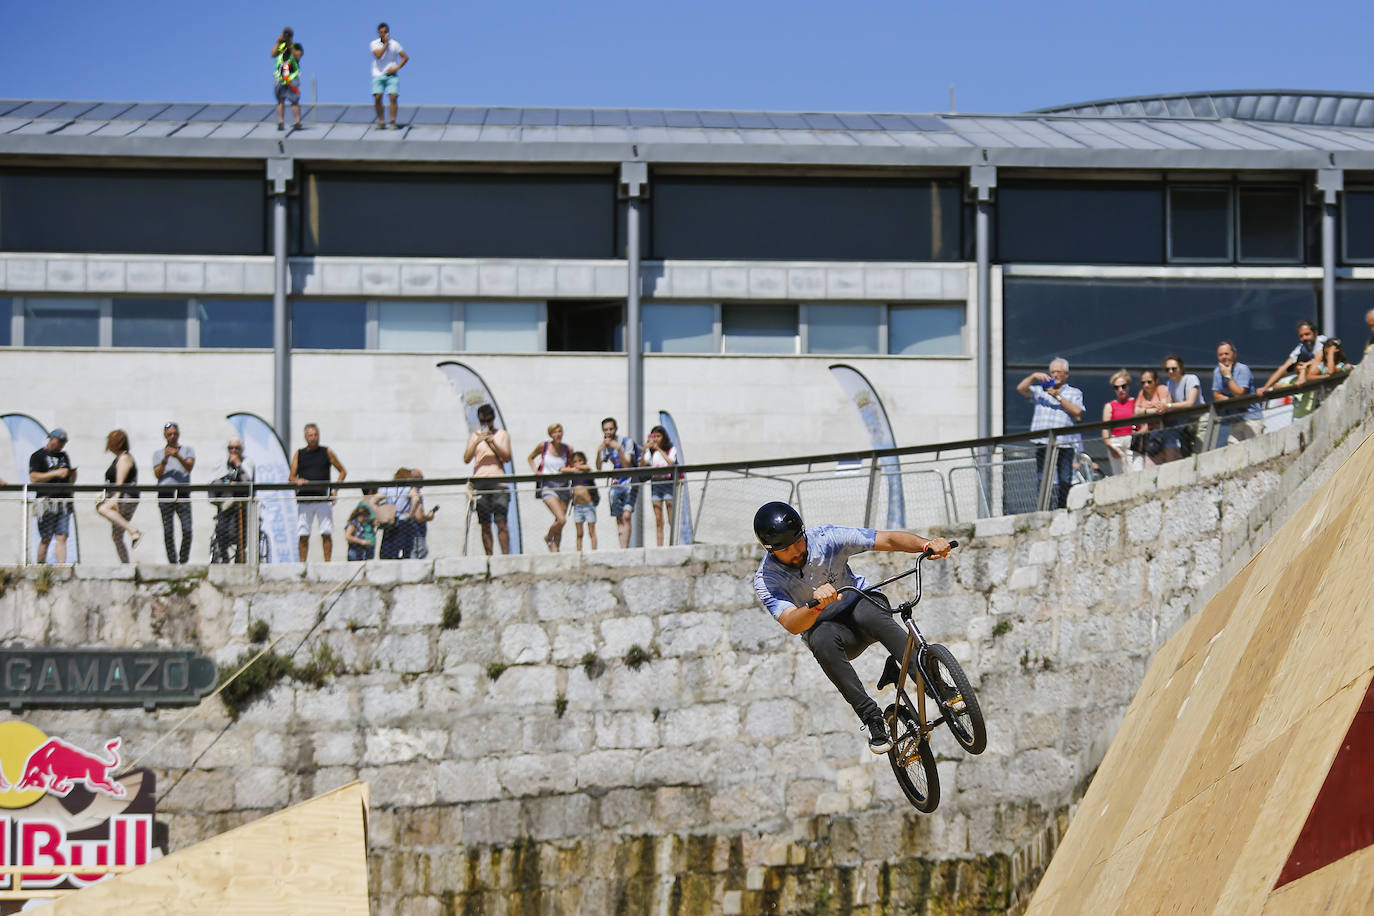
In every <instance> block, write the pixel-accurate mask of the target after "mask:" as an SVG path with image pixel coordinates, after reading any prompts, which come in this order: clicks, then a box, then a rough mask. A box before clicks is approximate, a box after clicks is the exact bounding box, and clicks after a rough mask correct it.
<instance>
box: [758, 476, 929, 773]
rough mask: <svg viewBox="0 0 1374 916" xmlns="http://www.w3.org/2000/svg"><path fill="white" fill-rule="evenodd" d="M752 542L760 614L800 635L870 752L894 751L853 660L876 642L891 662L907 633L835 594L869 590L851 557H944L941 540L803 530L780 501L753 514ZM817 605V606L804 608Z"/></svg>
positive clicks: (828, 528)
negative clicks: (882, 553)
mask: <svg viewBox="0 0 1374 916" xmlns="http://www.w3.org/2000/svg"><path fill="white" fill-rule="evenodd" d="M754 535H755V536H756V537H757V538H758V539H759V543H760V544H762V545H763V547H764V549H765V550H767V551H768V554H767V555H766V556H765V557H764V558H763V562H762V563H760V564H759V568H758V572H756V573H754V593H755V594H756V595H757V596H758V599H759V603H760V604H762V605H763V608H764V610H766V611H767V612H768V613H770V614H772V615H773V618H774V619H775V620H777V621H778V623H780V624H782V625H783V626H784V627H785V628H786V629H787V632H789V633H794V634H797V635H799V636H801V638H802V639H804V640H805V641H806V645H807V647H808V648H810V649H811V654H812V655H814V656H816V661H817V662H819V663H820V666H821V670H823V671H824V672H825V674H826V676H827V677H829V678H830V681H831V683H833V684H834V685H835V686H836V687H837V688H838V689H839V691H840V693H841V695H843V696H844V698H845V700H847V701H848V702H849V705H850V706H852V707H854V712H855V713H857V714H858V716H859V721H860V722H862V723H863V725H864V729H865V730H866V731H867V732H868V749H869V750H870V751H872V752H873V753H875V754H885V753H887V752H888V751H889V750H891V748H892V741H891V739H890V738H888V735H887V727H886V725H884V723H883V714H882V711H881V710H880V709H879V708H878V704H877V703H876V702H874V700H873V698H872V697H870V696H869V695H868V692H867V691H866V690H864V686H863V684H862V683H861V682H860V681H859V676H858V675H857V674H856V673H855V672H854V666H853V665H851V664H850V662H851V661H853V660H854V659H856V658H858V657H859V656H860V655H861V654H863V651H864V650H865V649H867V648H868V647H869V646H871V645H873V643H875V642H881V643H882V644H883V647H884V648H885V649H887V651H888V653H889V654H890V655H891V656H892V657H894V658H897V659H900V658H901V657H902V654H903V653H904V652H905V651H906V642H907V634H906V631H905V630H903V629H902V627H901V626H900V625H899V624H898V623H897V622H896V621H895V620H893V619H892V615H891V614H889V613H887V612H886V611H883V610H880V609H878V608H877V607H874V606H873V604H872V603H871V602H868V601H863V600H861V599H860V598H859V596H858V595H855V594H853V593H847V594H845V595H844V596H843V597H841V596H840V595H839V594H838V592H837V589H838V588H840V587H843V586H846V585H852V586H854V587H856V588H861V589H862V588H866V587H867V585H868V583H867V582H865V581H864V579H863V577H862V576H856V575H855V574H854V571H853V570H852V569H850V568H849V558H850V557H852V556H854V555H855V554H859V553H865V552H867V551H869V550H893V551H902V552H905V553H921V552H922V551H925V550H927V549H929V550H930V551H931V552H932V554H933V555H934V556H937V557H946V556H949V550H950V546H951V545H950V543H949V541H947V540H945V539H944V538H923V537H921V536H920V535H916V534H910V533H908V532H906V531H875V530H874V529H872V528H844V527H840V526H838V525H815V526H813V527H811V528H806V527H804V526H803V525H802V518H801V514H800V513H799V512H797V510H796V509H794V508H792V507H791V506H789V505H788V504H787V503H784V502H771V503H767V504H765V505H764V506H762V507H761V508H760V509H759V511H758V512H757V513H756V514H755V515H754ZM812 601H815V602H816V606H815V607H808V606H807V605H808V604H809V603H810V602H812Z"/></svg>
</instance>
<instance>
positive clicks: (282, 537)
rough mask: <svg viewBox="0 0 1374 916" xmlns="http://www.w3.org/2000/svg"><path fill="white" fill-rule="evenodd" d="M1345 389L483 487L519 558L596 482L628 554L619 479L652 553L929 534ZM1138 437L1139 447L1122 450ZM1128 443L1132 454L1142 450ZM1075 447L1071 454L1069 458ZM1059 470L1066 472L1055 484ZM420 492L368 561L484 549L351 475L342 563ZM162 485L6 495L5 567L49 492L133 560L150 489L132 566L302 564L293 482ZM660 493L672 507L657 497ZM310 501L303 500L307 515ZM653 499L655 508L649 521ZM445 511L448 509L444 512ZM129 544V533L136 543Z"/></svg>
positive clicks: (28, 558) (108, 549)
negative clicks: (1248, 412) (559, 503)
mask: <svg viewBox="0 0 1374 916" xmlns="http://www.w3.org/2000/svg"><path fill="white" fill-rule="evenodd" d="M1343 379H1344V376H1336V377H1333V378H1322V379H1317V380H1314V381H1312V382H1308V383H1306V384H1304V385H1301V386H1292V387H1287V388H1282V389H1278V390H1277V391H1271V392H1270V393H1268V394H1267V395H1266V396H1263V397H1261V396H1255V395H1252V396H1249V397H1244V398H1235V399H1232V400H1230V401H1228V402H1226V404H1225V405H1224V407H1223V409H1222V410H1221V411H1219V410H1218V409H1217V405H1215V404H1202V405H1199V406H1197V407H1191V408H1186V409H1179V410H1173V411H1170V412H1168V413H1167V414H1164V415H1157V414H1156V415H1150V416H1147V417H1137V418H1134V419H1121V420H1108V421H1094V422H1090V423H1080V424H1077V425H1075V426H1072V427H1061V428H1057V429H1051V430H1040V431H1034V432H1022V433H1014V434H1010V435H1004V436H994V437H991V438H987V439H968V440H962V441H958V442H948V443H938V444H933V445H921V446H910V447H905V448H892V449H876V450H867V451H851V452H838V453H833V454H826V455H811V456H803V457H797V458H786V459H759V460H753V461H742V462H739V461H737V462H719V463H713V464H697V465H679V466H674V467H670V468H648V467H642V468H624V469H618V470H616V469H608V470H603V471H590V470H589V471H578V472H576V473H575V474H573V475H568V476H560V475H552V476H549V475H543V476H541V475H533V474H523V475H515V476H511V477H502V478H480V480H482V481H483V482H485V483H486V484H488V485H490V483H491V482H492V481H500V482H501V483H503V484H504V485H505V486H506V487H507V488H508V489H507V491H506V492H507V495H508V497H509V501H510V503H511V504H513V506H515V507H516V511H515V512H513V513H509V516H510V518H511V522H512V524H509V525H508V533H509V534H510V535H511V537H512V540H513V542H515V543H518V544H519V546H520V548H521V550H520V552H524V553H530V552H544V551H545V550H551V549H553V548H552V547H550V546H548V544H547V541H546V540H545V539H546V537H547V536H548V535H549V534H550V533H551V531H552V529H553V527H554V525H553V522H554V515H553V513H552V512H551V511H550V509H549V508H548V507H547V505H544V504H541V501H539V500H538V496H537V493H538V489H539V488H540V487H541V486H546V485H556V486H557V487H558V488H560V489H563V490H566V489H567V488H568V487H570V485H571V482H572V478H574V477H575V478H577V479H583V480H589V481H592V482H594V483H595V484H596V485H597V488H598V490H599V496H600V504H599V505H598V506H595V507H593V508H592V509H591V516H590V517H591V518H593V519H595V524H596V540H597V544H596V549H599V550H606V549H612V548H616V547H619V546H620V541H619V537H618V532H617V524H616V520H615V519H614V518H612V517H611V516H610V515H609V503H610V497H611V490H610V486H611V481H612V480H613V479H616V478H624V479H629V480H630V481H632V483H631V484H630V486H632V487H633V488H634V489H635V490H636V491H637V492H638V497H637V501H636V507H635V510H634V511H636V512H640V513H643V514H644V539H645V543H646V544H649V545H654V544H657V543H658V542H659V540H658V530H659V525H658V524H657V523H656V518H657V517H658V516H661V517H662V538H663V539H662V543H663V544H665V545H668V544H677V543H683V542H686V541H689V540H690V541H694V542H706V543H737V542H739V541H741V540H749V539H750V535H751V531H752V522H753V515H754V511H755V509H756V508H757V507H758V506H759V505H760V504H762V503H764V502H767V501H768V500H773V499H778V500H784V501H788V502H791V503H793V504H795V505H797V506H798V508H799V509H800V510H801V511H802V513H803V515H804V516H805V517H806V518H808V519H814V520H818V521H819V520H825V521H827V522H832V523H835V524H846V525H859V526H865V527H877V528H918V529H919V528H926V527H931V526H940V525H948V524H955V523H964V522H970V521H973V520H975V519H978V518H984V517H987V516H991V515H1010V514H1018V513H1021V512H1028V511H1035V510H1037V509H1040V510H1043V509H1048V508H1051V507H1052V506H1054V505H1058V504H1062V501H1063V497H1064V496H1065V495H1066V492H1065V491H1066V490H1067V487H1056V477H1066V479H1067V480H1068V481H1069V483H1070V484H1072V483H1080V482H1084V481H1091V480H1095V479H1098V478H1100V477H1103V476H1107V475H1109V474H1112V473H1124V472H1129V471H1130V470H1134V469H1137V468H1139V467H1141V466H1147V465H1150V464H1161V463H1166V462H1168V461H1170V460H1177V459H1179V458H1184V457H1188V456H1190V455H1192V454H1197V453H1199V452H1201V451H1206V450H1208V449H1212V448H1216V447H1218V445H1219V444H1221V443H1223V442H1224V441H1226V438H1227V437H1230V438H1238V437H1239V435H1240V434H1241V433H1242V432H1243V433H1244V435H1245V436H1246V437H1248V436H1249V435H1251V434H1254V433H1256V432H1258V431H1259V429H1258V424H1255V423H1252V424H1250V425H1249V426H1246V427H1244V428H1242V427H1241V425H1240V424H1241V421H1242V419H1243V416H1242V412H1243V411H1244V410H1245V409H1246V408H1248V407H1250V406H1251V405H1254V404H1260V405H1264V404H1265V403H1269V405H1270V406H1269V407H1268V408H1267V409H1265V410H1264V419H1263V424H1264V426H1265V427H1266V428H1268V429H1272V428H1276V427H1277V426H1280V425H1283V424H1284V423H1286V422H1291V417H1292V415H1300V414H1302V413H1309V412H1311V411H1312V410H1314V409H1316V406H1317V404H1318V403H1319V402H1320V400H1321V398H1322V397H1323V396H1324V395H1325V393H1326V392H1327V391H1329V390H1330V389H1331V388H1333V387H1335V386H1336V385H1339V384H1340V382H1341V381H1342V380H1343ZM1122 427H1138V429H1137V430H1134V431H1133V432H1134V435H1133V436H1131V437H1124V436H1123V437H1121V438H1120V439H1117V440H1114V441H1115V442H1116V445H1117V451H1120V452H1122V453H1124V454H1123V456H1122V457H1118V456H1117V455H1116V454H1114V453H1112V452H1111V450H1110V448H1109V445H1108V443H1107V441H1106V440H1104V439H1103V437H1102V432H1103V430H1106V431H1108V433H1109V434H1110V431H1111V430H1112V429H1114V428H1117V429H1119V428H1122ZM1069 437H1076V439H1071V438H1069ZM1128 438H1129V439H1131V440H1133V441H1131V442H1127V441H1125V440H1126V439H1128ZM1132 445H1134V446H1135V447H1136V449H1137V450H1132V448H1131V447H1132ZM1066 450H1067V455H1068V456H1069V457H1068V458H1067V459H1061V455H1064V454H1066ZM1061 460H1063V461H1064V467H1063V469H1062V471H1063V473H1059V472H1060V470H1061V468H1060V462H1061ZM417 484H419V495H420V496H421V498H422V500H423V505H424V507H425V510H426V513H427V514H428V512H431V511H433V512H434V514H433V517H432V518H431V519H430V520H429V521H428V522H427V523H423V524H422V523H419V522H417V521H415V520H413V519H412V520H410V521H408V522H407V521H405V520H402V521H401V522H400V523H398V524H396V525H392V526H390V527H387V528H385V529H383V530H381V531H380V532H378V531H376V530H374V532H373V533H374V535H376V536H375V543H374V544H373V546H372V550H371V551H370V552H369V553H370V556H372V557H387V558H392V557H395V558H405V557H417V556H461V555H472V554H477V553H480V552H481V550H482V549H483V548H482V537H481V534H480V532H479V531H478V525H477V517H478V514H479V513H478V509H479V504H478V501H477V497H478V496H479V495H480V494H481V491H476V490H474V489H473V487H472V478H468V477H454V478H425V479H423V480H379V481H356V482H355V481H353V480H349V481H347V482H346V483H343V484H331V485H330V486H331V490H332V491H333V492H334V493H335V494H336V495H335V497H334V498H333V500H331V501H330V502H329V505H330V506H331V509H330V510H329V511H328V512H326V513H324V514H326V515H328V516H329V517H330V518H331V519H332V522H333V536H332V542H333V543H332V548H333V549H332V553H331V559H333V560H335V561H344V560H346V558H347V557H348V553H349V541H348V531H347V528H348V519H349V518H350V516H351V515H352V514H353V512H354V510H355V507H356V506H357V505H358V502H359V498H360V496H361V492H362V491H363V490H364V489H370V490H372V489H375V490H380V491H381V492H382V494H383V495H386V494H387V492H388V491H391V494H392V495H393V496H394V495H395V494H396V493H398V492H401V491H404V492H406V493H409V491H410V489H411V488H412V487H415V486H416V485H417ZM158 489H159V488H158V487H157V485H155V484H151V485H139V486H123V487H108V486H105V485H99V484H90V485H78V486H73V487H66V486H63V485H60V484H34V485H25V486H15V485H12V486H8V487H3V488H0V563H4V562H16V563H18V564H20V565H27V564H30V563H33V562H35V561H36V559H37V554H36V549H37V546H38V539H39V537H40V535H41V534H42V533H43V532H44V531H50V530H51V529H52V528H53V527H54V525H53V521H54V520H53V519H52V518H51V517H50V515H51V513H50V514H49V517H46V518H44V517H41V515H40V513H39V512H38V507H39V506H40V505H41V504H42V503H41V501H42V500H47V499H50V498H51V496H52V494H53V492H54V491H56V492H59V493H60V492H65V491H70V492H71V494H72V495H71V498H70V499H68V500H66V501H65V502H64V503H63V504H62V508H63V509H64V510H69V511H70V518H69V526H70V527H71V528H72V530H73V531H75V532H76V534H74V535H72V536H70V537H69V541H71V540H74V541H75V542H76V543H74V544H72V543H69V544H68V552H69V556H68V557H67V558H66V559H67V562H81V563H94V564H114V563H119V562H122V561H123V558H122V557H121V556H120V555H119V553H118V549H117V547H116V540H117V539H116V538H115V536H114V532H115V529H116V528H117V527H118V526H117V523H114V522H112V521H111V514H110V511H111V510H110V505H109V501H108V494H109V493H116V494H118V495H120V496H121V498H122V499H127V498H128V496H129V494H131V493H134V492H137V493H139V494H141V498H140V499H139V500H138V502H137V507H136V508H134V509H133V510H132V514H130V515H129V516H128V521H129V523H130V524H131V525H133V526H134V527H137V528H139V529H140V530H141V532H142V533H143V538H142V540H141V542H140V544H139V546H138V547H137V548H134V549H132V551H129V550H128V548H126V555H127V556H128V558H129V560H131V561H133V562H141V563H149V562H153V563H160V562H163V561H164V558H165V559H166V561H167V562H179V561H181V560H182V558H183V554H182V550H183V547H182V533H181V531H180V526H181V524H182V522H183V520H184V519H186V517H187V516H188V515H189V519H190V531H191V546H190V549H189V552H187V553H186V554H185V555H184V556H185V561H187V562H192V563H205V562H207V561H208V562H212V563H244V564H257V563H268V562H286V561H294V560H296V559H299V534H298V508H297V505H296V504H295V503H293V499H294V495H295V490H296V487H295V486H294V485H292V484H289V483H273V484H254V483H248V484H225V483H209V484H192V485H187V486H180V487H178V488H177V489H178V491H180V493H181V494H183V495H182V496H181V497H180V498H178V499H170V500H169V499H160V498H158ZM655 491H657V494H658V495H660V496H661V497H664V498H662V499H661V500H658V501H655V500H654V499H653V496H654V495H655ZM568 495H571V493H569V494H568ZM326 499H328V498H326ZM308 502H309V501H306V500H302V501H301V504H306V503H308ZM655 502H657V505H658V507H659V512H658V513H655V512H654V510H653V506H654V504H655ZM316 503H317V504H318V503H319V501H318V500H317V501H316ZM48 505H49V506H51V505H53V504H51V503H49V504H48ZM127 506H128V504H127V503H125V507H126V508H127ZM102 507H103V508H104V510H105V511H103V512H102V511H101V509H102ZM440 508H442V509H443V511H437V510H438V509H440ZM579 515H580V516H582V517H583V518H586V517H587V510H586V509H582V510H576V511H575V507H574V506H573V505H569V506H567V511H566V524H565V525H564V527H563V530H562V532H561V536H560V545H559V546H560V548H561V549H563V550H573V549H577V534H576V527H577V516H579ZM121 517H122V516H121ZM164 523H170V524H171V525H173V527H174V528H175V529H177V530H176V533H175V537H174V538H173V544H172V549H171V551H170V552H169V551H168V550H167V548H166V546H165V541H166V539H165V537H164ZM584 528H586V526H585V525H584ZM489 530H490V531H491V534H492V539H493V551H494V552H498V553H499V552H500V549H499V547H498V546H496V544H497V543H499V537H498V533H497V532H496V531H495V530H494V527H493V528H491V529H489ZM128 539H129V538H128V536H127V534H126V535H125V536H124V540H125V543H126V544H127V542H128ZM54 540H55V539H54ZM541 542H545V543H544V544H541ZM590 542H591V531H590V530H584V536H583V544H582V549H583V550H589V549H592V547H591V543H590ZM53 546H54V545H53V543H51V542H50V544H49V550H50V557H49V559H50V560H51V559H55V557H53V556H52V552H53V551H52V548H53ZM355 546H356V545H355ZM308 551H309V553H308V556H309V558H310V559H312V560H319V559H322V556H321V544H320V541H319V531H318V527H317V525H312V527H311V535H310V539H309V545H308ZM10 558H13V560H12V561H11V560H10Z"/></svg>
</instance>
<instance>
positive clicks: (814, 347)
mask: <svg viewBox="0 0 1374 916" xmlns="http://www.w3.org/2000/svg"><path fill="white" fill-rule="evenodd" d="M882 324H883V307H882V306H880V305H808V306H807V307H806V352H807V353H854V354H863V353H878V352H879V337H880V335H881V330H882Z"/></svg>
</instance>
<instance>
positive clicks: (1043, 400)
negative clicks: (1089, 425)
mask: <svg viewBox="0 0 1374 916" xmlns="http://www.w3.org/2000/svg"><path fill="white" fill-rule="evenodd" d="M1030 391H1031V398H1032V399H1033V400H1034V401H1035V414H1034V416H1032V417H1031V429H1033V430H1035V429H1053V428H1054V427H1056V426H1072V425H1073V424H1074V423H1075V422H1076V421H1075V420H1074V418H1073V416H1072V415H1070V413H1069V412H1068V411H1067V410H1065V409H1064V407H1063V405H1062V404H1060V403H1059V402H1058V401H1056V400H1055V399H1054V398H1052V397H1050V393H1049V392H1048V391H1046V390H1045V389H1044V388H1043V387H1041V385H1040V383H1039V382H1034V383H1033V384H1032V385H1031V388H1030ZM1059 396H1060V397H1061V398H1063V399H1064V402H1065V403H1067V404H1076V405H1078V409H1079V410H1082V409H1083V392H1081V391H1079V390H1078V389H1077V388H1075V387H1073V386H1072V385H1064V387H1062V388H1060V389H1059ZM1031 441H1032V442H1046V441H1048V440H1046V439H1032V440H1031ZM1054 441H1055V442H1057V443H1059V444H1060V445H1072V446H1073V447H1074V448H1077V447H1078V446H1079V445H1081V444H1082V443H1083V437H1082V436H1080V435H1079V434H1078V433H1068V434H1066V435H1061V436H1056V437H1055V440H1054Z"/></svg>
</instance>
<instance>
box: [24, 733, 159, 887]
mask: <svg viewBox="0 0 1374 916" xmlns="http://www.w3.org/2000/svg"><path fill="white" fill-rule="evenodd" d="M121 743H122V742H121V739H120V738H112V739H110V740H108V741H105V742H104V743H103V744H101V745H100V746H99V749H98V750H88V749H86V748H83V747H81V746H80V745H78V744H76V743H74V742H71V741H67V740H65V739H63V738H58V737H50V736H48V735H46V734H44V733H43V732H42V731H40V730H39V729H38V728H36V727H34V726H32V725H30V724H28V723H27V722H21V721H17V720H11V721H8V722H0V865H28V866H35V865H36V866H48V865H51V866H63V867H68V866H79V865H93V866H101V865H142V864H144V863H146V862H149V861H152V860H153V859H157V858H161V857H162V855H163V851H162V850H160V849H159V848H157V847H156V846H154V845H153V826H154V824H153V812H154V806H155V803H156V799H155V797H154V780H153V774H152V773H151V772H150V771H148V770H134V771H132V772H127V773H119V772H118V771H119V766H120V763H121V759H122V758H121V754H120V746H121ZM108 877H109V875H108V874H103V873H99V872H91V873H89V874H76V875H63V874H51V875H36V876H26V877H25V878H24V887H25V888H63V887H66V888H79V887H85V886H87V885H88V884H93V883H96V882H98V881H102V880H105V879H106V878H108ZM12 886H13V885H12V881H11V880H10V878H9V877H8V876H6V875H3V874H0V889H7V888H10V887H12Z"/></svg>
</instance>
